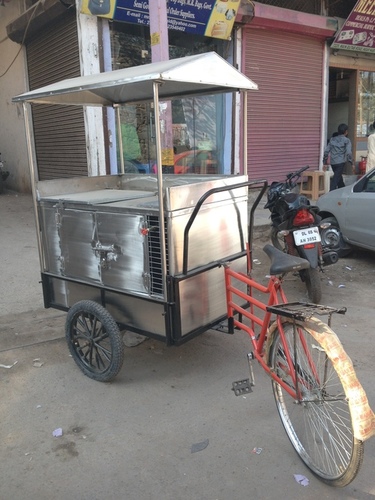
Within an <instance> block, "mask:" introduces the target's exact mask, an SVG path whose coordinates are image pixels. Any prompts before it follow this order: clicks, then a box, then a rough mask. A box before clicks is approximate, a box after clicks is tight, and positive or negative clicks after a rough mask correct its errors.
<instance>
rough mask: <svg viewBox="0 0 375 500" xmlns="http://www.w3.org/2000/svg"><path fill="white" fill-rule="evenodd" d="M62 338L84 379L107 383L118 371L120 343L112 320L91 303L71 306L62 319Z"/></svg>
mask: <svg viewBox="0 0 375 500" xmlns="http://www.w3.org/2000/svg"><path fill="white" fill-rule="evenodd" d="M65 336H66V340H67V342H68V346H69V350H70V353H71V355H72V356H73V358H74V360H75V362H76V363H77V365H78V366H79V368H80V369H81V370H82V371H83V373H84V374H85V375H87V376H88V377H90V378H92V379H94V380H98V381H99V382H109V381H110V380H112V379H113V378H114V377H115V376H116V375H117V374H118V372H119V371H120V369H121V366H122V363H123V359H124V344H123V341H122V335H121V333H120V330H119V328H118V326H117V323H116V321H115V320H114V319H113V317H112V316H111V315H110V314H109V312H108V311H107V310H106V309H105V308H104V307H102V306H101V305H99V304H97V303H96V302H93V301H91V300H82V301H80V302H77V303H76V304H74V306H73V307H71V308H70V309H69V311H68V315H67V318H66V327H65Z"/></svg>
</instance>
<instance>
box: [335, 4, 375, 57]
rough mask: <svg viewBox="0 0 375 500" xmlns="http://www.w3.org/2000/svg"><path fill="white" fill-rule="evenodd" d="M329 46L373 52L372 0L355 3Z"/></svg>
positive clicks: (374, 13)
mask: <svg viewBox="0 0 375 500" xmlns="http://www.w3.org/2000/svg"><path fill="white" fill-rule="evenodd" d="M331 48H332V49H344V50H354V51H355V52H367V53H375V2H374V0H359V1H358V2H357V3H356V5H355V6H354V9H353V10H352V12H351V13H350V15H349V17H348V19H347V20H346V21H345V23H344V24H343V26H342V28H341V30H340V31H339V32H338V33H337V34H336V37H335V39H334V41H333V43H332V45H331Z"/></svg>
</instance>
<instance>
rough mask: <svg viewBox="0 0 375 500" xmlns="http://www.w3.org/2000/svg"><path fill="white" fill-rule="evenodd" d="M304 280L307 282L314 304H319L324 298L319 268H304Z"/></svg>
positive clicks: (308, 293) (308, 292) (309, 294)
mask: <svg viewBox="0 0 375 500" xmlns="http://www.w3.org/2000/svg"><path fill="white" fill-rule="evenodd" d="M301 273H303V281H304V282H305V283H306V288H307V295H308V296H309V299H310V301H311V302H312V303H313V304H319V303H320V301H321V299H322V283H321V281H320V271H319V269H317V268H316V269H313V268H311V267H310V268H309V269H304V270H303V271H301Z"/></svg>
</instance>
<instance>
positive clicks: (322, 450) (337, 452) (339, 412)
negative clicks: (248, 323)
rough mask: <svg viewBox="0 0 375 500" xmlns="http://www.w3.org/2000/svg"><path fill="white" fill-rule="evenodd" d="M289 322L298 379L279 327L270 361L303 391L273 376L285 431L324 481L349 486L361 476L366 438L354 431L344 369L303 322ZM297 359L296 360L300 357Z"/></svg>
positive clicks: (287, 327) (287, 329)
mask: <svg viewBox="0 0 375 500" xmlns="http://www.w3.org/2000/svg"><path fill="white" fill-rule="evenodd" d="M293 331H294V327H293V324H291V323H285V324H284V333H285V339H286V344H287V346H288V350H289V352H290V355H291V357H292V360H293V363H294V365H295V367H296V371H297V375H298V376H297V384H295V383H294V382H293V379H292V377H291V374H290V371H289V369H288V367H287V364H286V357H285V348H284V346H283V344H282V341H281V337H280V333H279V331H278V330H277V331H276V332H275V337H274V340H273V344H272V348H271V352H270V365H271V367H272V368H273V369H274V371H275V372H276V373H277V374H278V376H279V377H280V378H281V379H282V380H283V381H284V382H286V383H287V384H288V385H289V386H290V387H292V388H293V389H295V385H297V386H298V387H297V390H299V393H300V398H299V400H298V401H295V400H294V399H293V398H292V397H291V396H290V395H289V394H288V393H287V392H286V391H285V390H284V389H283V388H282V387H281V386H280V385H279V384H278V383H277V382H275V381H272V388H273V393H274V396H275V401H276V406H277V409H278V412H279V415H280V418H281V421H282V423H283V426H284V428H285V431H286V433H287V435H288V437H289V439H290V441H291V443H292V445H293V447H294V449H295V450H296V451H297V453H298V455H299V456H300V458H301V459H302V460H303V461H304V462H305V464H306V465H307V467H309V469H310V470H311V471H312V472H313V473H314V474H315V475H316V476H318V477H319V478H320V479H321V480H322V481H324V482H325V483H327V484H329V485H331V486H346V485H347V484H349V483H350V482H351V481H353V479H354V478H355V476H356V475H357V473H358V471H359V468H360V466H361V463H362V459H363V442H362V441H359V440H358V439H355V438H354V436H353V425H352V418H351V415H350V410H349V405H348V402H347V399H346V397H345V392H344V388H343V386H342V383H341V381H340V378H339V376H338V374H337V373H336V370H335V368H334V366H333V365H332V363H331V361H330V359H329V358H328V356H327V355H326V353H325V351H324V349H323V348H322V347H321V346H320V345H319V344H318V342H317V340H315V339H314V338H313V337H312V335H311V334H310V333H309V332H308V331H307V330H305V329H304V328H302V327H297V329H296V341H295V342H294V333H293ZM295 360H296V361H295Z"/></svg>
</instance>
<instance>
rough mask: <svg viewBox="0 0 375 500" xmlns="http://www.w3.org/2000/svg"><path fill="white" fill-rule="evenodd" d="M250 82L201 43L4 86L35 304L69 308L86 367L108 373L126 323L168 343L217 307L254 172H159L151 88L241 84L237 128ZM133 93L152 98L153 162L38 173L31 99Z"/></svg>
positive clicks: (76, 350)
mask: <svg viewBox="0 0 375 500" xmlns="http://www.w3.org/2000/svg"><path fill="white" fill-rule="evenodd" d="M251 89H256V84H254V83H253V82H252V81H251V80H249V79H248V78H247V77H245V76H244V75H243V74H241V73H240V72H239V71H237V70H236V69H235V68H234V67H233V66H231V65H230V64H229V63H227V62H226V61H224V60H223V59H222V58H221V57H220V56H218V55H217V54H215V53H207V54H201V55H197V56H190V57H185V58H182V59H174V60H170V61H165V62H160V63H152V64H147V65H144V66H139V67H133V68H127V69H121V70H116V71H112V72H107V73H101V74H98V75H91V76H83V77H79V78H73V79H70V80H64V81H62V82H58V83H56V84H52V85H49V86H46V87H44V88H41V89H37V90H33V91H30V92H27V93H25V94H22V95H19V96H16V97H14V99H13V101H14V102H23V107H24V115H25V122H26V130H27V140H28V150H29V160H30V161H29V162H30V171H31V178H32V190H33V197H34V202H35V213H36V224H37V236H38V247H39V255H40V265H41V276H42V286H43V295H44V303H45V307H53V308H57V309H62V310H66V311H68V314H67V320H66V339H67V342H68V346H69V349H70V352H71V354H72V356H73V358H74V359H75V361H76V363H77V364H78V366H79V367H80V369H81V370H82V371H83V372H84V373H85V374H86V375H88V376H89V377H91V378H93V379H96V380H100V381H108V380H111V379H112V378H113V377H114V376H115V375H116V374H117V373H118V371H119V370H120V368H121V365H122V361H123V355H124V347H123V341H122V335H121V332H122V331H124V330H130V331H133V332H136V333H140V334H142V335H145V336H146V337H147V336H148V337H153V338H155V339H160V340H163V341H164V342H166V343H167V344H168V345H173V344H174V345H178V344H181V343H183V342H185V341H187V340H188V339H190V338H192V337H194V336H195V335H197V334H199V333H201V332H203V331H206V330H207V329H209V328H212V327H215V326H216V327H217V326H218V325H219V324H220V323H221V322H222V321H223V319H225V318H226V299H225V286H224V273H223V270H222V269H221V264H222V262H223V261H232V266H233V268H235V269H244V268H245V266H246V242H247V241H248V239H249V233H251V230H249V215H248V187H249V185H250V184H252V183H251V182H250V181H249V180H248V178H247V176H245V175H240V176H230V175H165V174H163V170H162V152H161V131H160V127H159V100H160V99H163V100H172V99H174V98H181V96H184V97H185V96H195V95H202V94H214V93H220V92H221V93H224V92H237V91H240V92H241V93H242V95H243V102H242V106H243V109H244V110H245V112H244V113H243V116H242V120H243V125H244V130H245V133H244V136H246V128H245V123H246V108H247V106H246V91H248V90H251ZM139 101H150V102H151V103H152V104H153V112H154V123H155V135H156V165H157V173H156V174H154V175H147V174H146V175H138V174H126V173H124V168H123V162H121V163H122V165H121V168H120V169H119V170H120V173H119V174H117V175H107V176H99V177H84V178H82V177H72V178H69V179H57V180H47V181H39V180H38V178H37V160H36V154H35V149H34V141H33V127H32V116H31V110H30V103H47V104H60V105H61V104H67V105H68V104H69V105H72V104H73V105H78V106H113V107H115V108H116V107H118V105H119V104H124V103H134V102H139ZM244 152H246V144H245V147H244ZM243 161H244V162H245V164H246V156H245V158H244V159H243ZM254 182H255V183H257V181H254Z"/></svg>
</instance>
